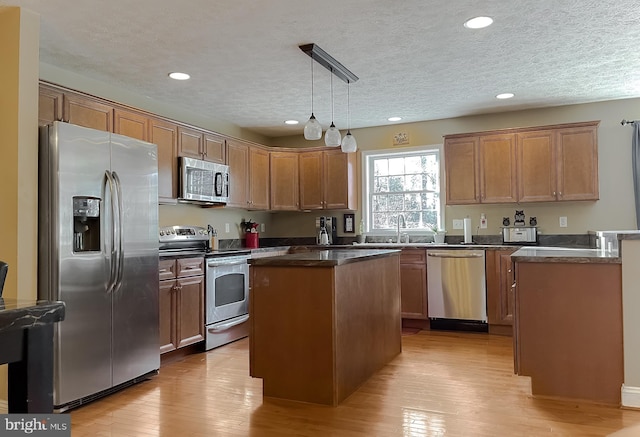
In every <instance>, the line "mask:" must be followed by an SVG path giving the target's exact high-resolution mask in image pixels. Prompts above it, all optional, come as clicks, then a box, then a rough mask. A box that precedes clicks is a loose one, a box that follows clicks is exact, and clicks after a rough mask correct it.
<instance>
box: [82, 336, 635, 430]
mask: <svg viewBox="0 0 640 437" xmlns="http://www.w3.org/2000/svg"><path fill="white" fill-rule="evenodd" d="M402 343H403V352H402V354H401V355H400V356H398V357H397V358H396V359H395V360H394V361H392V362H391V364H389V365H387V366H386V367H384V368H383V369H382V370H381V371H380V372H378V373H377V374H376V375H374V376H373V377H372V378H371V379H369V380H368V381H367V382H366V383H365V384H364V385H363V386H361V387H360V389H359V390H358V391H356V392H355V393H354V394H353V395H351V396H350V397H349V398H347V399H346V401H344V402H343V403H342V404H340V405H339V406H338V407H328V406H319V405H311V404H304V403H296V402H289V401H282V400H275V399H267V400H264V401H263V398H262V380H261V379H252V378H251V377H249V376H248V375H249V357H248V356H249V354H248V349H249V342H248V340H247V339H243V340H240V341H238V342H235V343H232V344H230V345H227V346H224V347H222V348H218V349H214V350H212V351H209V352H207V353H199V354H195V355H191V356H189V357H187V358H186V359H185V360H183V361H179V362H176V363H172V364H169V365H167V366H165V367H163V368H162V369H161V371H160V374H159V375H158V376H156V377H155V378H153V379H151V380H150V381H145V382H143V383H141V384H138V385H136V386H133V387H130V388H128V389H126V390H124V391H122V392H119V393H116V394H114V395H111V396H109V397H107V398H104V399H101V400H98V401H95V402H93V403H91V404H88V405H85V406H83V407H80V408H78V409H76V410H73V411H72V412H71V423H72V428H71V429H72V436H74V437H82V436H91V437H103V436H104V437H108V436H118V437H120V436H123V437H129V436H131V437H133V436H140V437H145V436H149V437H150V436H162V437H164V436H167V437H173V436H194V437H205V436H207V437H209V436H216V437H217V436H223V437H224V436H254V437H262V436H322V437H325V436H340V437H343V436H344V437H351V436H353V437H355V436H360V437H362V436H367V437H372V436H407V437H415V436H465V437H469V436H474V437H475V436H491V437H495V436H509V437H511V436H548V435H551V436H606V435H608V434H610V433H612V432H614V431H617V430H620V429H623V428H626V427H631V426H634V425H639V424H640V411H635V410H624V409H620V408H615V407H610V406H599V405H593V404H586V403H578V402H563V401H558V400H545V399H535V398H532V397H531V395H530V393H531V392H530V388H529V379H528V378H526V377H519V376H515V375H513V358H512V345H511V338H510V337H500V336H495V335H490V334H478V333H469V332H464V333H451V332H435V331H420V332H418V333H416V334H413V335H407V336H403V338H402ZM634 435H635V434H634ZM638 435H640V434H638Z"/></svg>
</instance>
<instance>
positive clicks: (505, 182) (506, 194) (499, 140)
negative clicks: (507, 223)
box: [479, 134, 517, 203]
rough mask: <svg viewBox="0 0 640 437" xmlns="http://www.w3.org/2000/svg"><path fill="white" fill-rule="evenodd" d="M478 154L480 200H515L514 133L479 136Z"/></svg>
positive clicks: (502, 201)
mask: <svg viewBox="0 0 640 437" xmlns="http://www.w3.org/2000/svg"><path fill="white" fill-rule="evenodd" d="M479 155H480V181H481V183H480V202H482V203H513V202H516V201H517V192H516V143H515V135H514V134H506V135H484V136H481V137H480V139H479Z"/></svg>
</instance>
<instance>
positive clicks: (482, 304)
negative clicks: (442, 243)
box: [427, 249, 487, 322]
mask: <svg viewBox="0 0 640 437" xmlns="http://www.w3.org/2000/svg"><path fill="white" fill-rule="evenodd" d="M484 261H485V254H484V250H453V249H450V250H433V251H431V250H430V251H427V283H428V290H429V291H428V300H429V317H430V318H443V319H459V320H474V321H481V322H486V321H487V290H486V283H485V265H484Z"/></svg>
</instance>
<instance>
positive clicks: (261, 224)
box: [260, 223, 264, 232]
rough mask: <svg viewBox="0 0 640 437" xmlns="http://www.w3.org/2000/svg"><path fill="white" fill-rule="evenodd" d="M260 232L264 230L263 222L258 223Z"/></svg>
mask: <svg viewBox="0 0 640 437" xmlns="http://www.w3.org/2000/svg"><path fill="white" fill-rule="evenodd" d="M260 232H264V223H260Z"/></svg>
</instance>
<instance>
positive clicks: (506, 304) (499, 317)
mask: <svg viewBox="0 0 640 437" xmlns="http://www.w3.org/2000/svg"><path fill="white" fill-rule="evenodd" d="M515 250H516V249H515V248H514V249H503V250H487V251H486V275H487V318H488V321H489V332H491V333H493V334H504V335H512V334H513V310H514V298H515V296H514V289H513V284H514V270H513V263H512V261H511V254H512V253H513V252H515Z"/></svg>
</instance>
